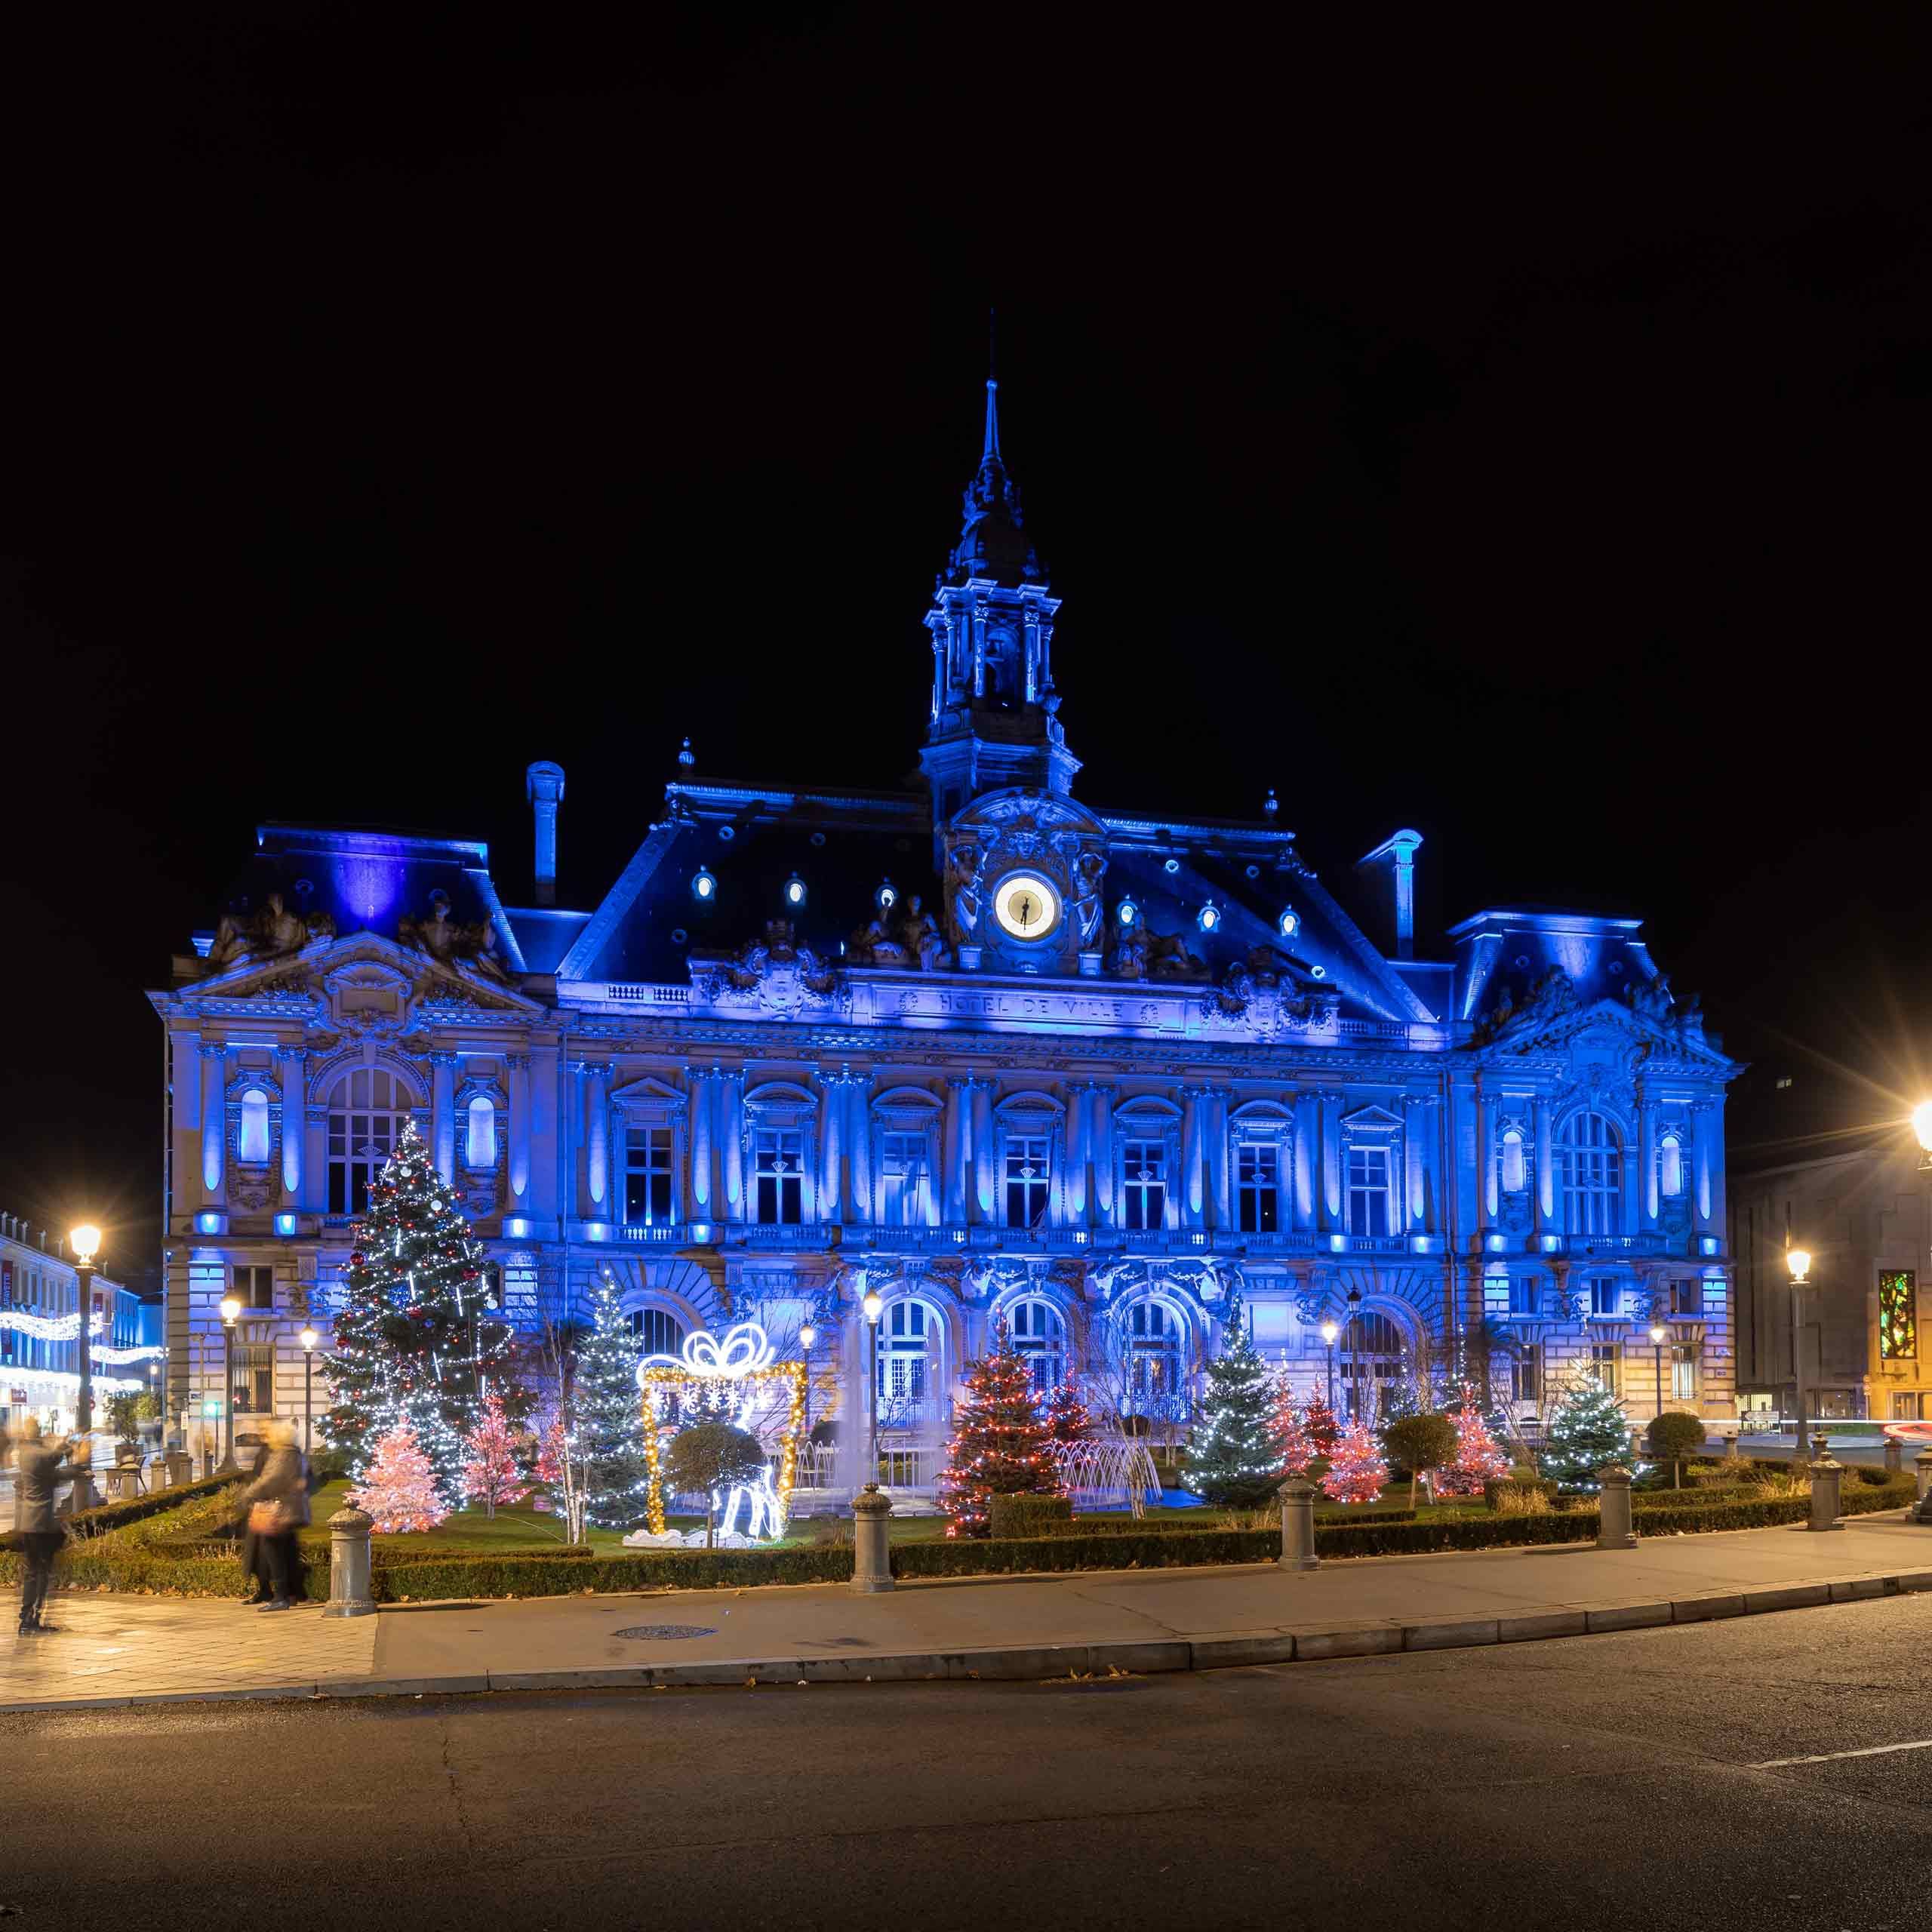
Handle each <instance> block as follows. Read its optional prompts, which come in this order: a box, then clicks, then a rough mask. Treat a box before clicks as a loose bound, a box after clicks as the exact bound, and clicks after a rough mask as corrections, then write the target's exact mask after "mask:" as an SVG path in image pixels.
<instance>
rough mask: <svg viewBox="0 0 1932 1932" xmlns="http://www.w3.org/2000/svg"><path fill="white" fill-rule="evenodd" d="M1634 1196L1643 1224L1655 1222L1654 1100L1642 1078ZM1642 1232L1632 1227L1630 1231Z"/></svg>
mask: <svg viewBox="0 0 1932 1932" xmlns="http://www.w3.org/2000/svg"><path fill="white" fill-rule="evenodd" d="M1637 1158H1638V1162H1639V1163H1640V1164H1639V1166H1638V1169H1637V1174H1638V1189H1637V1199H1638V1204H1639V1206H1640V1207H1641V1210H1642V1213H1643V1217H1644V1219H1643V1226H1644V1227H1645V1228H1654V1227H1655V1226H1657V1102H1656V1100H1654V1098H1653V1097H1652V1096H1651V1092H1650V1091H1649V1089H1648V1088H1646V1087H1645V1085H1644V1083H1643V1081H1641V1080H1640V1081H1638V1082H1637ZM1631 1232H1632V1234H1635V1233H1638V1232H1641V1230H1639V1229H1635V1228H1633V1229H1632V1230H1631Z"/></svg>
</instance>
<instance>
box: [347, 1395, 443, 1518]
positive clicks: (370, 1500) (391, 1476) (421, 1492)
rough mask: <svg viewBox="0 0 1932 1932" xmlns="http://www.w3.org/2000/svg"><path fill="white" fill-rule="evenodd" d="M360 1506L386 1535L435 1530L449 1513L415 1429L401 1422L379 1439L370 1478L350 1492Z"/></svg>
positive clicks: (351, 1498) (371, 1464)
mask: <svg viewBox="0 0 1932 1932" xmlns="http://www.w3.org/2000/svg"><path fill="white" fill-rule="evenodd" d="M349 1501H350V1502H352V1503H354V1504H355V1506H356V1508H357V1509H366V1510H367V1511H368V1513H369V1517H370V1520H371V1523H372V1524H373V1525H374V1527H375V1528H376V1529H377V1530H378V1531H380V1532H381V1533H382V1534H383V1535H385V1536H393V1535H395V1534H398V1532H400V1531H409V1530H433V1529H434V1528H435V1527H436V1525H437V1524H438V1523H440V1522H441V1521H442V1520H443V1518H445V1516H447V1515H448V1514H449V1513H450V1512H449V1511H448V1509H446V1508H445V1506H444V1504H443V1499H442V1494H441V1491H440V1490H439V1489H438V1487H437V1485H436V1472H435V1469H433V1468H432V1467H431V1466H430V1462H429V1457H427V1456H426V1455H424V1454H423V1450H422V1446H421V1444H419V1443H418V1442H417V1440H416V1432H415V1430H414V1429H412V1428H411V1426H409V1424H408V1423H406V1422H399V1423H397V1424H396V1426H395V1428H393V1429H391V1430H390V1431H389V1432H388V1434H386V1435H382V1436H379V1437H378V1438H377V1441H376V1447H375V1452H374V1455H373V1456H372V1457H371V1459H370V1463H369V1475H368V1481H365V1483H364V1484H362V1485H361V1487H360V1488H359V1489H352V1490H351V1491H349Z"/></svg>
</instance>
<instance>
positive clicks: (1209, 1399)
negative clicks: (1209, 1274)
mask: <svg viewBox="0 0 1932 1932" xmlns="http://www.w3.org/2000/svg"><path fill="white" fill-rule="evenodd" d="M1226 1334H1227V1341H1226V1346H1224V1347H1223V1349H1222V1351H1221V1352H1220V1355H1217V1357H1216V1358H1214V1361H1211V1362H1210V1363H1209V1364H1207V1387H1206V1389H1204V1391H1203V1392H1202V1395H1201V1420H1200V1423H1199V1424H1198V1426H1197V1427H1196V1428H1195V1433H1194V1441H1193V1446H1192V1447H1191V1448H1190V1449H1189V1451H1188V1454H1187V1486H1188V1487H1189V1488H1190V1489H1192V1490H1194V1491H1196V1492H1197V1493H1198V1494H1200V1495H1202V1496H1204V1497H1206V1498H1207V1500H1208V1501H1209V1502H1210V1503H1221V1504H1223V1505H1224V1506H1231V1507H1235V1508H1241V1507H1244V1506H1253V1505H1254V1504H1255V1503H1263V1502H1266V1500H1267V1499H1268V1498H1269V1497H1271V1496H1272V1495H1273V1494H1274V1493H1275V1489H1276V1488H1277V1487H1278V1486H1279V1484H1280V1482H1281V1444H1280V1442H1279V1441H1278V1438H1277V1436H1276V1433H1275V1395H1274V1392H1273V1390H1272V1389H1271V1388H1270V1386H1269V1376H1268V1368H1267V1364H1266V1363H1264V1362H1263V1361H1262V1359H1261V1357H1260V1355H1259V1354H1258V1353H1257V1352H1256V1349H1255V1346H1254V1337H1253V1336H1251V1334H1249V1333H1248V1332H1247V1324H1246V1323H1245V1322H1244V1321H1242V1319H1241V1297H1240V1296H1238V1295H1236V1296H1234V1297H1232V1299H1231V1300H1230V1301H1229V1305H1228V1323H1227V1330H1226Z"/></svg>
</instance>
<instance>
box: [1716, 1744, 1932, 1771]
mask: <svg viewBox="0 0 1932 1932" xmlns="http://www.w3.org/2000/svg"><path fill="white" fill-rule="evenodd" d="M1894 1751H1932V1737H1921V1738H1918V1739H1917V1740H1915V1741H1914V1742H1913V1743H1910V1744H1868V1745H1867V1746H1866V1747H1865V1749H1863V1751H1820V1752H1819V1753H1818V1755H1817V1756H1816V1757H1814V1758H1766V1759H1765V1760H1764V1762H1763V1763H1762V1764H1753V1765H1752V1766H1751V1767H1750V1768H1751V1769H1752V1770H1754V1771H1775V1770H1781V1769H1783V1767H1784V1766H1785V1765H1786V1764H1830V1763H1831V1762H1832V1761H1833V1760H1834V1759H1835V1758H1884V1757H1887V1756H1889V1755H1890V1753H1891V1752H1894Z"/></svg>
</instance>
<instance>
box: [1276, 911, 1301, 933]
mask: <svg viewBox="0 0 1932 1932" xmlns="http://www.w3.org/2000/svg"><path fill="white" fill-rule="evenodd" d="M1275 931H1278V933H1279V934H1281V937H1283V938H1284V939H1293V938H1294V936H1295V934H1297V933H1298V932H1300V931H1301V915H1300V913H1299V912H1297V911H1296V910H1295V909H1294V907H1293V906H1283V907H1282V908H1281V917H1280V918H1278V919H1277V920H1276V921H1275Z"/></svg>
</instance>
